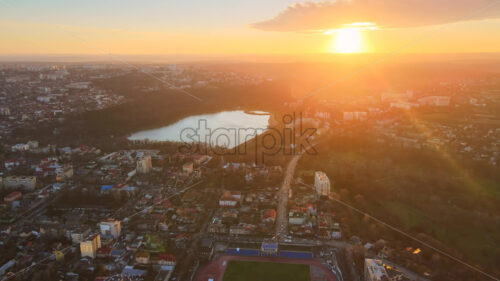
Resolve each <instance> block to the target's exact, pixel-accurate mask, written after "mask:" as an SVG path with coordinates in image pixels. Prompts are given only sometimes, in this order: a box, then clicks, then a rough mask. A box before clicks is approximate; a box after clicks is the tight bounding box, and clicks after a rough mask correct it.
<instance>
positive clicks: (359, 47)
mask: <svg viewBox="0 0 500 281" xmlns="http://www.w3.org/2000/svg"><path fill="white" fill-rule="evenodd" d="M330 51H331V52H333V53H342V54H350V53H360V52H363V40H362V36H361V31H360V29H358V28H343V29H339V30H337V31H336V32H335V35H334V37H333V41H332V46H331V47H330Z"/></svg>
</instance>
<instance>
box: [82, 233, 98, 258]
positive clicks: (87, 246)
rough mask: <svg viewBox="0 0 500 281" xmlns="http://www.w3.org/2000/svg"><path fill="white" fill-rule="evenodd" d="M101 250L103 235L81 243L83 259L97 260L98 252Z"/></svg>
mask: <svg viewBox="0 0 500 281" xmlns="http://www.w3.org/2000/svg"><path fill="white" fill-rule="evenodd" d="M100 248H101V235H100V234H96V235H94V236H92V237H91V238H90V239H89V240H87V241H83V242H80V253H81V254H82V257H91V258H95V257H96V256H97V250H98V249H100Z"/></svg>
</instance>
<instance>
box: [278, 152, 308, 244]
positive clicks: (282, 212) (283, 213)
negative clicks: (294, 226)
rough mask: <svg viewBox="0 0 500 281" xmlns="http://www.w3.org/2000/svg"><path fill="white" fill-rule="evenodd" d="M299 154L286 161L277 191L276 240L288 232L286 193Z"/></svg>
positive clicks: (287, 192)
mask: <svg viewBox="0 0 500 281" xmlns="http://www.w3.org/2000/svg"><path fill="white" fill-rule="evenodd" d="M301 156H302V153H301V154H298V155H295V156H294V157H293V158H292V160H290V162H288V165H287V167H286V170H285V177H284V179H283V183H282V185H281V189H280V191H279V199H278V208H277V215H276V238H277V239H278V240H279V239H282V238H284V237H285V236H286V235H287V234H288V214H287V205H288V194H289V191H290V186H291V184H292V182H293V175H294V174H295V168H296V167H297V163H298V162H299V159H300V157H301Z"/></svg>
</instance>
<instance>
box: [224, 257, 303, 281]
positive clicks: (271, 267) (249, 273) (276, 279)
mask: <svg viewBox="0 0 500 281" xmlns="http://www.w3.org/2000/svg"><path fill="white" fill-rule="evenodd" d="M222 280H223V281H256V280H259V281H310V280H311V278H310V273H309V265H307V264H294V263H277V262H260V261H238V260H230V261H229V262H228V264H227V268H226V271H225V272H224V277H223V279H222Z"/></svg>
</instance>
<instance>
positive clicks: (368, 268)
mask: <svg viewBox="0 0 500 281" xmlns="http://www.w3.org/2000/svg"><path fill="white" fill-rule="evenodd" d="M364 275H365V281H389V280H391V279H390V278H389V275H388V274H387V271H386V270H385V267H384V265H383V263H382V261H381V260H376V259H365V274H364Z"/></svg>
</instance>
